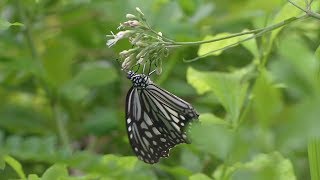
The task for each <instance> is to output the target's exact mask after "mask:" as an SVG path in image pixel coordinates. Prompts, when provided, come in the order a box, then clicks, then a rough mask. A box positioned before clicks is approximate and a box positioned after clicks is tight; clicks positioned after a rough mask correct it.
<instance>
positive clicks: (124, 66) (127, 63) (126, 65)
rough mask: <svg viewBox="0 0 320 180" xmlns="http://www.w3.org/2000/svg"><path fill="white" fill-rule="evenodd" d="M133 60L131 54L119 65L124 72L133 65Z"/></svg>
mask: <svg viewBox="0 0 320 180" xmlns="http://www.w3.org/2000/svg"><path fill="white" fill-rule="evenodd" d="M133 60H134V54H131V55H130V56H129V57H127V58H126V59H124V61H123V63H122V65H121V67H122V69H124V70H127V69H129V67H130V66H131V64H132V63H133Z"/></svg>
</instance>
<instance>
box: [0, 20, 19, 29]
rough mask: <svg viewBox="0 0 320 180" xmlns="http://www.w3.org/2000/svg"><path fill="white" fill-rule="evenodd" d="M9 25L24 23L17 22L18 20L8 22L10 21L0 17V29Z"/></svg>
mask: <svg viewBox="0 0 320 180" xmlns="http://www.w3.org/2000/svg"><path fill="white" fill-rule="evenodd" d="M10 26H24V25H23V24H22V23H19V22H14V23H10V22H8V21H6V20H4V19H2V18H0V30H6V29H8V28H9V27H10Z"/></svg>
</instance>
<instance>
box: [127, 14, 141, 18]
mask: <svg viewBox="0 0 320 180" xmlns="http://www.w3.org/2000/svg"><path fill="white" fill-rule="evenodd" d="M126 18H127V19H138V18H137V17H136V16H135V15H133V14H126Z"/></svg>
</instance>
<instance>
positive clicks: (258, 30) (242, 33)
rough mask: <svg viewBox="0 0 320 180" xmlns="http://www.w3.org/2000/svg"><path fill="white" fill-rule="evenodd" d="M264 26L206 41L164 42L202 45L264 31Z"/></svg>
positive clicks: (173, 44) (177, 44) (174, 44)
mask: <svg viewBox="0 0 320 180" xmlns="http://www.w3.org/2000/svg"><path fill="white" fill-rule="evenodd" d="M263 30H264V28H261V29H256V30H251V31H246V32H241V33H236V34H232V35H230V36H225V37H221V38H216V39H211V40H205V41H195V42H172V43H169V42H166V43H164V44H167V45H169V46H170V45H171V46H182V45H189V46H194V45H200V44H205V43H212V42H216V41H221V40H225V39H230V38H233V37H237V36H243V35H246V34H253V33H258V32H261V31H263Z"/></svg>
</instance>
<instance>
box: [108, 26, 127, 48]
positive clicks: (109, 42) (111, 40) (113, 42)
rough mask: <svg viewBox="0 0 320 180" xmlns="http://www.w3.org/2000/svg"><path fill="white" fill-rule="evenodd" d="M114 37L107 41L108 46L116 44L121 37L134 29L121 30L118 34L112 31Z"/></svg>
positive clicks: (124, 36)
mask: <svg viewBox="0 0 320 180" xmlns="http://www.w3.org/2000/svg"><path fill="white" fill-rule="evenodd" d="M111 34H112V36H113V39H109V40H108V41H107V46H108V47H109V48H110V47H111V46H113V45H115V44H116V43H117V42H118V41H119V40H120V39H123V38H126V37H128V36H130V35H131V34H132V31H130V30H126V31H119V32H118V33H117V34H116V35H114V34H113V32H111Z"/></svg>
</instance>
